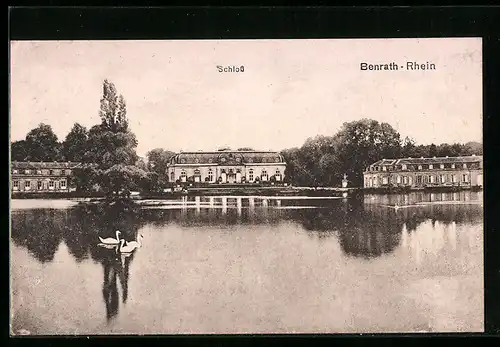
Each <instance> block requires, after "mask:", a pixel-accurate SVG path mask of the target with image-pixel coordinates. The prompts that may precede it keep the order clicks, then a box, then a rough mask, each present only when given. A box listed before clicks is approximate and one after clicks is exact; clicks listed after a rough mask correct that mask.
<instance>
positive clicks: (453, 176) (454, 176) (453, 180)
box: [451, 175, 457, 183]
mask: <svg viewBox="0 0 500 347" xmlns="http://www.w3.org/2000/svg"><path fill="white" fill-rule="evenodd" d="M451 182H452V183H456V182H457V175H451Z"/></svg>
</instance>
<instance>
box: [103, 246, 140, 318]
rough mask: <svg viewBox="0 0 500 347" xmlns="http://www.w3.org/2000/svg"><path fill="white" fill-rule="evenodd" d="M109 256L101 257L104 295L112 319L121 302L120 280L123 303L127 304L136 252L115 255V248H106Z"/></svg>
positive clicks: (107, 311) (107, 313)
mask: <svg viewBox="0 0 500 347" xmlns="http://www.w3.org/2000/svg"><path fill="white" fill-rule="evenodd" d="M106 251H107V252H108V253H110V254H108V255H107V256H105V257H102V258H101V263H102V266H103V270H104V279H103V285H102V295H103V298H104V302H105V304H106V318H107V321H108V322H109V321H111V320H112V319H113V318H114V317H115V316H116V315H117V314H118V308H119V303H120V298H119V296H120V295H119V292H118V283H117V282H118V281H119V282H120V286H121V292H122V303H123V304H125V303H126V302H127V298H128V282H129V277H130V264H131V262H132V259H133V257H134V254H133V253H131V254H120V255H119V256H115V255H113V252H115V251H113V250H109V249H108V250H106Z"/></svg>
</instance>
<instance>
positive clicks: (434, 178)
mask: <svg viewBox="0 0 500 347" xmlns="http://www.w3.org/2000/svg"><path fill="white" fill-rule="evenodd" d="M429 181H430V182H431V183H435V182H436V177H435V176H434V175H431V176H429Z"/></svg>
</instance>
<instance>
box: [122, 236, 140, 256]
mask: <svg viewBox="0 0 500 347" xmlns="http://www.w3.org/2000/svg"><path fill="white" fill-rule="evenodd" d="M124 244H125V239H121V240H120V253H132V252H133V251H134V250H135V249H136V248H137V246H134V245H132V246H128V245H127V246H124Z"/></svg>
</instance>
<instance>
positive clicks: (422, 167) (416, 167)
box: [369, 163, 478, 171]
mask: <svg viewBox="0 0 500 347" xmlns="http://www.w3.org/2000/svg"><path fill="white" fill-rule="evenodd" d="M459 167H462V168H463V169H467V168H473V167H478V164H477V163H475V164H472V165H470V166H468V165H467V164H466V163H463V164H461V165H460V164H455V163H452V164H439V165H434V164H428V165H410V166H408V165H406V164H402V165H401V166H399V167H393V166H387V165H385V166H374V167H372V168H371V170H369V171H391V170H393V169H396V170H397V169H400V170H433V169H438V168H439V169H457V168H459Z"/></svg>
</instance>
